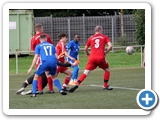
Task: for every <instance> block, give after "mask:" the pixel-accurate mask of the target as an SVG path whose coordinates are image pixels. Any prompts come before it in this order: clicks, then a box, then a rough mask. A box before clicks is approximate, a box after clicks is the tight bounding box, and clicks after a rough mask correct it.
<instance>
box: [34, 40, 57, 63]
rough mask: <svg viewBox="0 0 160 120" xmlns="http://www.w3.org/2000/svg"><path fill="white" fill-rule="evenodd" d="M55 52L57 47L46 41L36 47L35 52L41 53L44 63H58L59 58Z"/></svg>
mask: <svg viewBox="0 0 160 120" xmlns="http://www.w3.org/2000/svg"><path fill="white" fill-rule="evenodd" d="M55 53H56V50H55V47H54V46H53V45H52V44H50V43H48V42H46V41H44V42H42V43H40V44H38V45H37V46H36V49H35V54H38V55H40V60H41V62H42V63H43V62H45V63H56V62H57V59H56V56H55Z"/></svg>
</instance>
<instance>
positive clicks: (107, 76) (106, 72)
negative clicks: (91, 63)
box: [99, 59, 113, 90]
mask: <svg viewBox="0 0 160 120" xmlns="http://www.w3.org/2000/svg"><path fill="white" fill-rule="evenodd" d="M99 67H100V68H102V69H103V70H104V83H103V90H112V89H113V88H111V87H110V86H109V85H108V82H109V79H110V70H109V64H108V62H107V61H106V60H105V59H104V60H103V61H102V62H100V64H99Z"/></svg>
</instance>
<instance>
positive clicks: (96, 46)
mask: <svg viewBox="0 0 160 120" xmlns="http://www.w3.org/2000/svg"><path fill="white" fill-rule="evenodd" d="M94 46H95V48H98V47H99V39H96V40H95V45H94Z"/></svg>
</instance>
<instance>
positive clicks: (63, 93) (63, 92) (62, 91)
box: [59, 89, 67, 95]
mask: <svg viewBox="0 0 160 120" xmlns="http://www.w3.org/2000/svg"><path fill="white" fill-rule="evenodd" d="M59 92H60V93H61V94H62V95H67V93H66V92H65V91H64V90H63V89H61V90H60V91H59Z"/></svg>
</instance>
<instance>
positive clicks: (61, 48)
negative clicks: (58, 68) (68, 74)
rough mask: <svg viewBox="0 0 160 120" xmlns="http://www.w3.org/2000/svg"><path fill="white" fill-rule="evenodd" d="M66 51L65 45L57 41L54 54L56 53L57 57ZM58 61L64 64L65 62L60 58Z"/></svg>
mask: <svg viewBox="0 0 160 120" xmlns="http://www.w3.org/2000/svg"><path fill="white" fill-rule="evenodd" d="M64 51H66V45H65V44H64V43H63V42H61V41H59V42H58V43H57V45H56V52H57V55H60V54H61V53H62V52H64ZM58 61H60V62H64V61H65V58H64V57H62V58H59V59H58Z"/></svg>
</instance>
